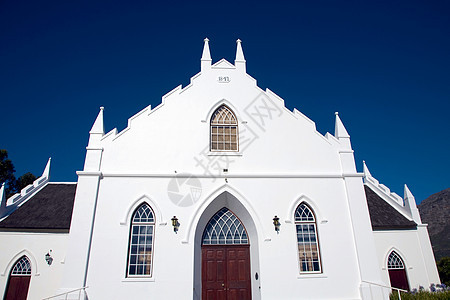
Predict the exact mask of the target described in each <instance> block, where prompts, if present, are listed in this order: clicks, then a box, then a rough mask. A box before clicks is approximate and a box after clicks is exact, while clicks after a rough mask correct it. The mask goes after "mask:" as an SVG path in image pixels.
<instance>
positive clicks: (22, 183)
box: [14, 172, 36, 193]
mask: <svg viewBox="0 0 450 300" xmlns="http://www.w3.org/2000/svg"><path fill="white" fill-rule="evenodd" d="M35 180H36V176H34V175H33V174H31V173H30V172H27V173H25V174H23V175H22V176H20V177H19V178H17V180H16V181H15V182H14V191H15V192H16V193H18V192H20V191H21V190H22V189H23V188H24V187H26V186H27V185H29V184H32V183H33V182H34V181H35Z"/></svg>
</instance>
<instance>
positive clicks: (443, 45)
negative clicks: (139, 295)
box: [0, 0, 450, 202]
mask: <svg viewBox="0 0 450 300" xmlns="http://www.w3.org/2000/svg"><path fill="white" fill-rule="evenodd" d="M205 37H208V38H209V39H210V46H211V54H212V58H213V62H216V61H218V60H220V59H221V58H226V59H227V60H228V61H230V62H234V55H235V46H236V44H235V41H236V39H237V38H240V39H241V40H242V41H243V48H244V53H245V56H246V60H247V72H248V73H249V74H250V75H251V76H253V77H254V78H255V79H257V80H258V85H259V86H260V87H261V88H263V89H265V88H270V89H271V90H273V91H274V92H276V93H277V94H278V95H280V96H281V97H282V98H284V100H285V103H286V105H287V107H288V108H289V109H293V108H294V107H295V108H297V109H298V110H300V111H301V112H303V113H304V114H305V115H306V116H308V117H309V118H310V119H312V120H313V121H314V122H315V123H316V126H317V129H318V131H319V132H321V133H322V134H325V133H326V132H327V131H329V132H332V133H334V112H335V111H339V113H340V116H341V118H342V120H343V122H344V124H345V125H346V127H347V130H348V131H349V133H350V135H351V138H352V144H353V148H354V150H355V157H356V161H357V164H358V170H359V171H362V160H366V162H367V164H368V166H369V168H370V170H371V172H372V175H374V176H375V177H376V178H377V179H379V180H380V182H382V183H384V184H385V185H387V186H388V187H390V188H391V190H393V191H395V192H397V193H398V194H400V195H401V196H403V184H404V183H406V184H408V186H409V187H410V189H411V191H412V192H413V194H414V195H415V196H416V200H417V202H420V201H421V200H423V199H425V198H426V197H427V196H429V195H430V194H433V193H435V192H438V191H440V190H442V189H445V188H448V187H450V175H449V174H450V158H449V152H450V151H449V150H450V134H449V129H450V119H449V111H450V1H414V0H412V1H393V0H390V1H307V2H303V1H292V2H291V1H289V2H285V3H283V2H281V1H280V2H277V1H267V2H266V1H208V2H195V1H179V2H178V1H159V2H158V3H156V2H152V1H60V0H58V1H47V0H42V1H28V0H25V1H13V0H4V1H0V103H1V118H0V122H1V128H2V130H1V132H0V148H4V149H7V150H8V152H9V156H10V158H11V159H12V160H13V163H14V164H15V166H16V170H17V175H21V174H23V173H25V172H27V171H30V172H33V173H34V174H36V175H40V174H41V172H42V170H43V168H44V166H45V163H46V161H47V159H48V157H50V156H51V157H52V170H51V179H52V181H76V179H77V177H76V174H75V171H77V170H81V169H82V168H83V163H84V155H85V146H86V145H87V141H88V137H89V135H88V132H89V130H90V128H91V126H92V123H93V121H94V119H95V117H96V115H97V113H98V108H99V107H100V106H104V107H105V126H106V130H107V131H110V130H111V129H113V128H115V127H117V129H118V130H122V129H123V128H125V127H126V125H127V120H128V118H129V117H131V116H132V115H134V114H135V113H137V112H138V111H140V110H141V109H143V108H144V107H146V106H147V105H149V104H151V105H152V106H153V107H154V106H156V105H158V104H159V103H160V102H161V96H162V95H164V94H165V93H167V92H168V91H170V90H171V89H173V88H174V87H176V86H177V85H179V84H183V86H185V85H187V84H188V83H189V79H190V77H191V76H193V75H194V74H196V73H197V72H199V70H200V56H201V51H202V47H203V39H204V38H205Z"/></svg>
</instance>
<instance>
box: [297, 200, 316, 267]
mask: <svg viewBox="0 0 450 300" xmlns="http://www.w3.org/2000/svg"><path fill="white" fill-rule="evenodd" d="M295 227H296V229H297V245H298V256H299V263H300V273H310V272H315V273H319V272H322V267H321V262H320V250H319V242H318V239H317V226H316V218H315V216H314V212H313V211H312V210H311V208H309V207H308V206H307V205H306V204H305V203H301V204H300V205H299V206H298V207H297V209H296V210H295Z"/></svg>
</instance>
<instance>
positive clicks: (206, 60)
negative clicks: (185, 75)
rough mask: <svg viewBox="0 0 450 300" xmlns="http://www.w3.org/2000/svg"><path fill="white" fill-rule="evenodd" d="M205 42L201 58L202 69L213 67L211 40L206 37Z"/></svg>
mask: <svg viewBox="0 0 450 300" xmlns="http://www.w3.org/2000/svg"><path fill="white" fill-rule="evenodd" d="M204 41H205V44H204V45H203V53H202V58H201V60H200V61H201V66H200V67H201V71H206V70H208V69H211V61H212V59H211V52H210V51H209V40H208V38H205V40H204Z"/></svg>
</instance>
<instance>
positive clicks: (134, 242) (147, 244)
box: [127, 203, 155, 277]
mask: <svg viewBox="0 0 450 300" xmlns="http://www.w3.org/2000/svg"><path fill="white" fill-rule="evenodd" d="M154 232H155V217H154V214H153V211H152V209H151V208H150V206H149V205H148V204H147V203H143V204H142V205H140V206H139V207H138V208H137V209H136V210H135V211H134V213H133V216H132V218H131V230H130V244H129V250H128V268H127V276H147V277H148V276H151V273H152V265H153V259H152V257H153V243H154Z"/></svg>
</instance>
